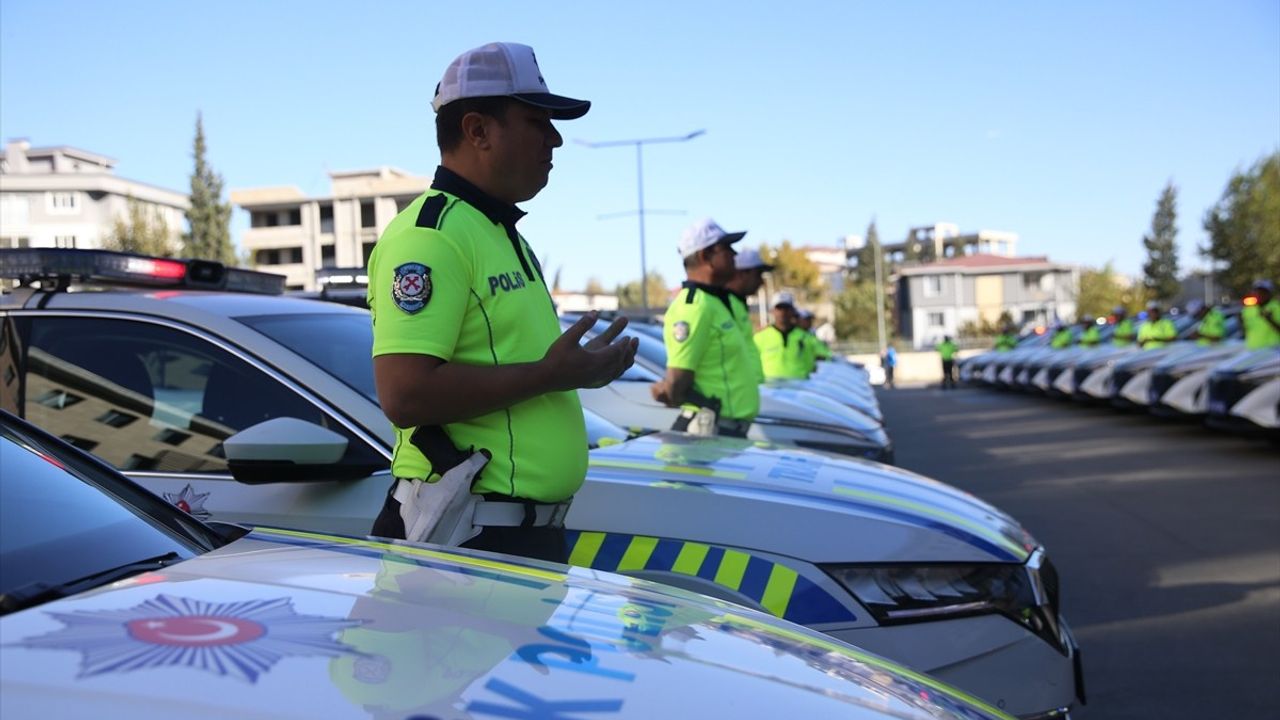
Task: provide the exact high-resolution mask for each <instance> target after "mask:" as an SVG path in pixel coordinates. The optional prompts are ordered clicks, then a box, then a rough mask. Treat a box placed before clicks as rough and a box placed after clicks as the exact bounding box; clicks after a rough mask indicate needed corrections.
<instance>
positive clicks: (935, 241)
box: [884, 222, 1018, 263]
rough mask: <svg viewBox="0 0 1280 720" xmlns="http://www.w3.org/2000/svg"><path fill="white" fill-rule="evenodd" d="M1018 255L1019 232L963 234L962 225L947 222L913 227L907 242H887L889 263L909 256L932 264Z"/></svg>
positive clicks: (886, 248)
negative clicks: (961, 257) (954, 260)
mask: <svg viewBox="0 0 1280 720" xmlns="http://www.w3.org/2000/svg"><path fill="white" fill-rule="evenodd" d="M1017 254H1018V234H1017V233H1012V232H1007V231H1004V230H978V231H977V232H971V233H962V232H960V227H959V226H958V225H955V224H953V223H945V222H942V223H934V224H933V225H922V226H920V227H913V228H911V229H910V230H909V231H907V239H906V240H903V241H902V242H898V243H884V259H885V262H889V263H901V262H904V261H906V259H907V258H908V257H914V258H920V259H921V260H923V261H924V262H931V261H933V260H941V259H943V258H950V257H960V256H963V255H999V256H1001V257H1014V256H1016V255H1017Z"/></svg>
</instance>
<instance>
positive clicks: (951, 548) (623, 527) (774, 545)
mask: <svg viewBox="0 0 1280 720" xmlns="http://www.w3.org/2000/svg"><path fill="white" fill-rule="evenodd" d="M587 476H588V482H587V483H586V485H584V487H583V488H582V490H580V491H579V494H578V495H577V496H576V497H575V499H574V504H573V506H572V508H571V509H570V512H569V518H568V524H569V527H570V528H571V529H577V530H610V531H613V532H635V533H640V534H647V535H655V536H659V537H674V538H680V539H684V540H696V541H699V542H718V543H727V544H732V545H737V546H740V547H749V548H754V549H758V550H761V551H765V552H772V553H777V554H781V555H791V556H795V557H801V558H803V559H805V560H809V561H811V562H1022V561H1024V560H1026V558H1027V557H1028V556H1029V555H1030V553H1031V552H1032V551H1033V550H1034V549H1035V548H1036V547H1037V544H1036V541H1035V540H1034V539H1033V538H1032V537H1031V535H1030V534H1029V533H1028V532H1027V531H1026V530H1025V529H1023V528H1022V527H1021V526H1020V525H1019V524H1018V523H1017V521H1015V520H1014V519H1013V518H1011V517H1009V516H1008V515H1007V514H1005V513H1003V512H1002V511H1000V510H998V509H997V508H995V507H993V506H991V505H990V504H988V503H986V502H983V501H982V500H979V499H978V498H976V497H974V496H973V495H970V494H968V493H965V492H963V491H961V490H958V489H956V488H954V487H951V486H949V485H946V484H944V483H940V482H937V481H934V480H930V479H928V478H925V477H922V476H920V475H916V474H914V473H911V472H909V471H906V470H903V469H901V468H897V467H893V466H889V465H882V464H880V463H874V462H870V461H862V460H857V459H854V458H849V457H845V456H833V455H829V454H826V453H822V452H817V451H809V450H802V449H796V448H781V447H777V446H773V445H768V444H765V443H753V442H751V441H749V440H738V439H734V438H720V437H714V438H708V437H699V436H693V435H687V434H684V433H674V432H666V433H655V434H652V435H646V436H643V437H640V438H636V439H633V440H630V441H627V442H625V443H620V444H615V445H610V446H606V447H602V448H599V449H596V450H592V451H591V454H590V465H589V468H588V472H587Z"/></svg>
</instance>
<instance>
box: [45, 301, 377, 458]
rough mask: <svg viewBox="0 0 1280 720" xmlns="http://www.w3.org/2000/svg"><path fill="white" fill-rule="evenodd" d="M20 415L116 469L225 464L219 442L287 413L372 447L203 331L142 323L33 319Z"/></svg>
mask: <svg viewBox="0 0 1280 720" xmlns="http://www.w3.org/2000/svg"><path fill="white" fill-rule="evenodd" d="M26 345H27V347H26V351H27V353H26V364H25V378H24V379H25V387H24V388H23V390H24V392H23V400H24V402H23V416H24V417H25V418H26V419H27V420H29V421H30V422H32V423H33V424H35V425H37V426H39V427H42V428H44V429H45V430H47V431H49V432H51V433H53V434H55V435H58V436H60V437H61V438H62V439H64V440H66V441H67V442H69V443H71V444H72V445H75V446H76V447H79V448H81V449H83V450H86V451H88V452H91V453H93V454H95V455H97V456H98V457H100V458H102V459H103V460H105V461H107V462H109V463H111V464H112V465H113V466H115V467H116V468H118V469H120V470H125V471H130V470H135V471H156V472H182V473H226V472H227V463H226V458H225V456H224V454H223V450H222V441H223V440H225V439H226V438H228V437H230V436H231V435H233V434H235V433H237V432H239V431H240V430H243V429H245V428H247V427H249V426H251V425H255V424H257V423H259V422H262V421H264V420H269V419H272V418H277V417H293V418H298V419H301V420H306V421H308V422H312V423H315V424H317V425H320V426H322V427H326V428H328V429H330V430H333V431H334V432H337V433H339V434H342V435H344V436H346V437H347V438H348V441H349V445H348V451H347V452H348V455H349V456H356V455H358V456H359V457H348V458H345V459H344V460H346V461H358V462H363V463H376V462H377V460H376V453H375V452H374V451H373V450H372V449H370V448H368V446H367V445H365V444H364V443H363V441H361V440H360V439H358V438H356V437H355V436H354V435H352V434H351V433H349V432H348V431H347V430H346V429H345V428H343V427H342V426H341V425H339V424H338V423H336V422H334V421H333V420H332V419H331V418H329V417H328V416H327V415H326V414H325V413H324V412H322V411H321V410H320V409H319V408H317V407H316V406H315V405H314V404H312V403H311V402H308V401H307V400H306V399H305V398H303V397H301V396H299V395H298V394H297V393H296V392H294V391H293V390H291V389H290V388H288V387H286V386H285V385H284V384H282V383H280V382H279V381H277V380H276V379H275V378H273V377H271V376H269V375H267V374H266V373H264V372H263V371H261V370H260V369H258V368H256V367H254V366H252V365H250V364H249V363H247V362H245V361H244V360H242V359H240V358H238V357H236V356H234V355H232V354H231V353H229V352H226V351H225V350H222V349H221V348H219V347H216V346H214V345H213V344H212V343H210V342H208V341H207V340H204V339H202V338H200V337H197V336H195V335H192V334H190V333H187V332H183V331H181V330H178V329H176V328H172V327H166V326H163V325H157V324H154V323H148V322H139V321H131V320H118V319H103V318H71V317H39V318H35V319H32V320H30V330H29V339H28V341H27V344H26Z"/></svg>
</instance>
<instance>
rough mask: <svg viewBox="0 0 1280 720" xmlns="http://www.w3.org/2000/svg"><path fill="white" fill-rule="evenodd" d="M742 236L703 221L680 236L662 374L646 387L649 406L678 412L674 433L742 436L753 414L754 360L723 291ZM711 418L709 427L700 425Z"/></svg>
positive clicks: (756, 405)
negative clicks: (680, 265)
mask: <svg viewBox="0 0 1280 720" xmlns="http://www.w3.org/2000/svg"><path fill="white" fill-rule="evenodd" d="M744 235H746V233H745V232H733V233H730V232H725V231H724V229H723V228H721V227H720V226H719V225H717V224H716V223H715V221H714V220H711V219H709V218H708V219H705V220H700V221H698V222H696V223H694V224H693V226H691V227H690V228H688V229H687V230H685V231H684V234H683V235H682V236H681V237H680V243H679V246H678V247H679V251H680V257H682V258H684V268H685V274H686V276H687V279H686V280H685V282H684V284H683V285H682V287H681V290H680V292H679V293H677V294H676V297H675V299H674V300H672V301H671V306H670V307H668V308H667V313H666V316H665V319H664V321H663V331H662V338H663V343H664V344H665V345H666V348H667V375H666V377H664V378H663V379H662V380H660V381H658V382H656V383H654V385H653V387H652V388H651V392H652V395H653V398H654V399H655V400H657V401H659V402H662V403H665V404H667V405H669V406H671V407H681V408H683V412H682V413H681V414H680V417H679V419H678V420H677V421H676V425H675V426H674V428H675V429H676V430H686V429H688V430H694V429H697V430H699V431H700V432H708V433H709V432H715V433H718V434H721V435H732V436H736V437H746V434H747V429H748V427H750V424H751V420H752V418H754V417H755V416H756V413H758V412H759V411H760V388H759V385H758V384H757V382H756V374H755V363H756V359H755V356H754V355H753V354H752V353H751V351H750V349H749V348H748V347H747V339H746V337H745V336H744V335H743V334H742V331H741V330H740V329H739V327H738V323H737V322H736V321H735V320H734V315H733V309H732V306H731V299H730V296H731V293H730V291H729V290H728V289H726V288H725V284H726V283H728V282H729V280H730V279H731V278H732V277H733V275H734V273H735V271H736V268H735V266H734V256H735V255H736V254H737V253H736V252H735V251H734V249H733V244H734V243H736V242H738V241H739V240H741V239H742V237H743V236H744ZM712 413H714V415H715V418H714V421H713V422H704V419H706V418H710V416H711V414H712ZM695 418H696V419H697V422H696V423H695ZM713 428H714V429H713Z"/></svg>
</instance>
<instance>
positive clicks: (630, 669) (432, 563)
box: [0, 530, 1005, 720]
mask: <svg viewBox="0 0 1280 720" xmlns="http://www.w3.org/2000/svg"><path fill="white" fill-rule="evenodd" d="M496 557H497V556H491V555H484V554H460V553H455V552H448V551H444V550H441V549H437V548H430V547H427V546H395V545H388V544H383V543H378V542H373V541H367V540H355V539H350V538H337V537H331V536H324V535H314V534H309V533H301V532H292V531H275V530H258V531H254V532H253V533H252V534H250V535H249V536H247V537H245V538H242V539H241V540H239V541H236V542H235V543H232V544H231V545H228V546H226V547H224V548H223V549H221V550H218V551H215V552H213V553H210V554H208V555H205V556H202V557H198V558H196V559H193V560H189V561H186V562H183V563H180V564H177V565H173V566H170V567H168V568H166V569H165V570H163V571H162V572H157V573H148V574H144V575H140V576H135V577H133V578H130V579H128V580H125V581H122V582H119V583H115V584H114V585H111V586H108V587H105V588H100V589H98V590H95V591H92V592H88V593H83V594H81V595H78V596H74V597H72V598H69V599H65V600H60V601H56V602H51V603H47V604H44V605H41V606H38V607H35V608H31V609H28V610H24V611H22V612H18V613H13V614H11V615H8V616H6V617H4V618H3V619H0V629H3V642H2V644H0V672H2V676H0V677H3V693H0V698H2V700H0V716H3V717H5V718H19V717H40V718H42V719H45V720H53V719H54V718H85V717H130V718H218V719H220V720H221V719H223V718H230V717H234V718H308V719H310V718H396V719H403V718H419V719H425V718H449V719H450V720H459V719H463V718H552V717H556V718H571V717H572V718H592V719H593V720H596V719H602V718H603V719H607V718H645V719H650V718H709V717H744V718H747V717H759V718H765V717H770V718H772V717H781V716H784V715H786V716H794V717H806V718H808V717H812V718H818V717H824V718H825V717H841V718H890V717H892V718H957V717H958V718H990V717H1005V716H1003V715H1000V714H999V713H998V711H995V710H991V709H990V708H987V709H983V708H982V707H981V706H979V705H975V704H971V703H970V702H968V701H967V700H966V699H964V698H963V696H961V695H958V694H952V692H951V691H949V690H948V689H946V688H945V687H944V686H942V685H940V684H939V683H937V682H936V681H933V680H931V679H929V678H927V677H924V676H922V675H918V674H915V673H911V672H910V671H903V670H901V669H900V668H898V667H897V666H896V665H893V664H892V663H889V662H887V661H885V660H882V659H880V658H878V657H876V656H872V655H869V654H866V653H862V652H861V651H858V650H856V649H854V648H852V647H850V646H848V645H844V644H841V643H838V642H836V641H833V640H831V639H830V638H827V637H825V636H822V635H819V634H817V633H815V632H812V631H809V630H806V629H803V628H800V627H798V626H793V625H790V624H787V623H782V622H778V621H775V620H773V619H772V618H769V617H766V616H764V615H760V614H757V613H754V612H752V611H749V610H745V609H742V608H739V607H737V606H734V605H730V604H726V603H720V602H717V601H713V600H709V599H706V598H700V597H699V596H695V595H691V594H687V593H682V592H680V591H674V590H670V591H669V590H667V589H665V588H662V587H661V586H656V585H652V584H648V583H644V582H643V581H634V580H629V579H624V578H620V577H617V576H611V575H603V574H598V573H595V572H593V571H589V570H578V569H575V570H572V571H570V573H571V574H569V575H566V574H565V571H566V568H564V567H563V566H558V565H549V564H541V563H534V562H528V563H523V562H522V563H521V564H512V563H509V562H504V561H501V560H497V559H495V558H496Z"/></svg>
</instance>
